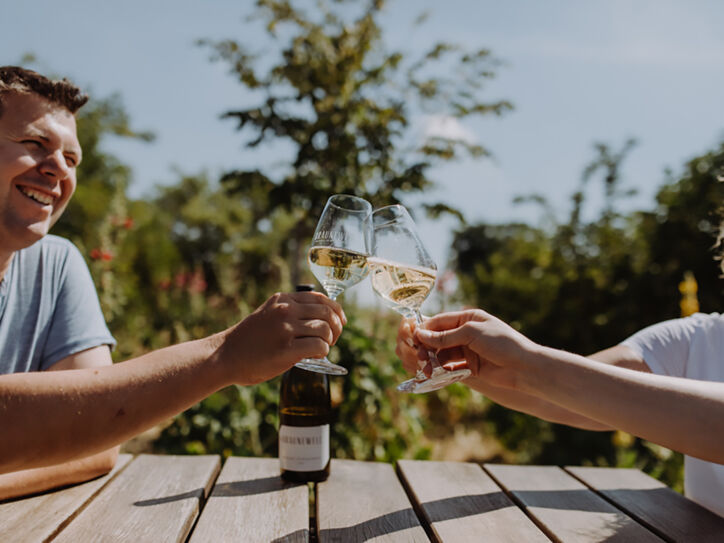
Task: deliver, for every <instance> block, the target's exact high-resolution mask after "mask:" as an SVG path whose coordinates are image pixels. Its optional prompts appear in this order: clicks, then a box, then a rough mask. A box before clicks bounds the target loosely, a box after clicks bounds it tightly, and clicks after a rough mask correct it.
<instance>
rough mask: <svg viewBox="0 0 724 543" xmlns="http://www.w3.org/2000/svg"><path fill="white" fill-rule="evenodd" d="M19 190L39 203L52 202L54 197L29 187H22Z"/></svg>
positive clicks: (46, 203)
mask: <svg viewBox="0 0 724 543" xmlns="http://www.w3.org/2000/svg"><path fill="white" fill-rule="evenodd" d="M20 190H21V191H22V193H23V194H24V195H25V196H28V197H30V198H32V199H33V200H35V201H36V202H40V203H41V204H45V205H48V204H52V203H53V200H55V198H53V197H52V196H50V195H48V194H45V193H43V192H39V191H37V190H33V189H29V188H27V187H22V188H21V189H20Z"/></svg>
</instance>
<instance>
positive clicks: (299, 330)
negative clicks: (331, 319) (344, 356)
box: [292, 320, 337, 345]
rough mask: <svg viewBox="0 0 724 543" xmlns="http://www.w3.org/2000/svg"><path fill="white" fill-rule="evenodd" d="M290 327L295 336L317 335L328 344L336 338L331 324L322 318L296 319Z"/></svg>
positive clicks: (332, 343)
mask: <svg viewBox="0 0 724 543" xmlns="http://www.w3.org/2000/svg"><path fill="white" fill-rule="evenodd" d="M292 329H293V330H294V336H295V338H305V337H312V338H313V337H317V338H320V339H322V340H323V341H325V342H326V343H327V344H329V345H334V343H335V341H336V340H337V336H335V335H334V332H333V331H332V328H331V326H330V325H329V323H328V322H327V321H324V320H310V321H298V322H297V324H296V325H295V326H294V327H293V328H292Z"/></svg>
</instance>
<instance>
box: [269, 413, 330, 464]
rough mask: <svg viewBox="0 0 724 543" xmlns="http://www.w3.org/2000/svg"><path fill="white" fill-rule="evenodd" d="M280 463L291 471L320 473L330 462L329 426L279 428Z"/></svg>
mask: <svg viewBox="0 0 724 543" xmlns="http://www.w3.org/2000/svg"><path fill="white" fill-rule="evenodd" d="M279 462H280V464H281V468H282V469H284V470H289V471H319V470H321V469H323V468H324V466H326V465H327V462H329V424H324V425H322V426H285V425H281V426H280V427H279Z"/></svg>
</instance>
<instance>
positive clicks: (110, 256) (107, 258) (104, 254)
mask: <svg viewBox="0 0 724 543" xmlns="http://www.w3.org/2000/svg"><path fill="white" fill-rule="evenodd" d="M101 258H102V259H103V260H105V261H106V262H110V261H111V260H113V253H110V252H108V251H103V252H102V253H101Z"/></svg>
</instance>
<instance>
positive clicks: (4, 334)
mask: <svg viewBox="0 0 724 543" xmlns="http://www.w3.org/2000/svg"><path fill="white" fill-rule="evenodd" d="M115 344H116V342H115V340H114V339H113V336H111V333H110V332H109V331H108V327H107V326H106V323H105V320H104V318H103V313H102V312H101V308H100V304H99V303H98V295H97V294H96V290H95V286H94V284H93V280H92V279H91V276H90V272H89V271H88V267H87V266H86V264H85V261H84V260H83V257H82V256H81V254H80V252H79V251H78V249H77V248H76V247H75V245H73V244H72V243H71V242H69V241H68V240H65V239H63V238H59V237H57V236H51V235H48V236H45V237H44V238H43V239H41V240H40V241H38V242H36V243H34V244H33V245H31V246H30V247H27V248H25V249H22V250H20V251H18V252H17V253H15V255H13V259H12V260H11V262H10V266H9V268H8V270H7V271H6V272H5V276H4V278H3V279H2V282H0V373H19V372H28V371H39V370H44V369H47V368H49V367H50V366H52V365H53V364H55V363H56V362H59V361H60V360H62V359H63V358H65V357H66V356H69V355H71V354H74V353H77V352H80V351H84V350H86V349H89V348H91V347H96V346H98V345H109V346H111V348H113V347H114V346H115Z"/></svg>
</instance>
